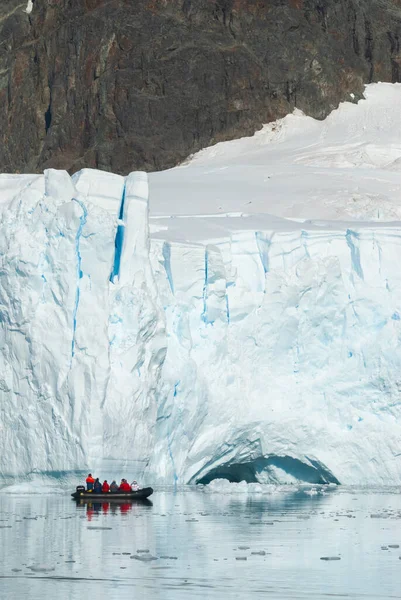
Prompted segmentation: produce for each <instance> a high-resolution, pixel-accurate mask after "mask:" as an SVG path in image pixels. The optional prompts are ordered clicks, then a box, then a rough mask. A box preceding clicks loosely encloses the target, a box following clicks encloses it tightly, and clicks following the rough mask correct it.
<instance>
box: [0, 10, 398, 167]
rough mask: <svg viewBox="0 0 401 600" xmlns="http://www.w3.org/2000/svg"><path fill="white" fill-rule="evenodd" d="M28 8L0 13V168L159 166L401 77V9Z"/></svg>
mask: <svg viewBox="0 0 401 600" xmlns="http://www.w3.org/2000/svg"><path fill="white" fill-rule="evenodd" d="M25 3H26V0H25V1H24V0H2V2H1V5H0V106H1V111H0V135H1V145H0V171H6V172H16V171H19V172H35V171H41V170H42V169H43V168H46V167H56V168H65V169H68V170H70V171H76V170H78V169H79V168H81V167H83V166H90V167H96V168H100V169H106V170H112V171H115V172H120V173H127V172H128V171H130V170H132V169H145V170H156V169H163V168H166V167H171V166H173V165H175V164H177V163H178V162H179V161H182V160H183V159H185V158H186V157H187V156H188V155H189V154H190V153H192V152H194V151H196V150H198V149H200V148H202V147H205V146H208V145H211V144H213V143H215V142H217V141H221V140H226V139H231V138H234V137H241V136H243V135H250V134H252V133H253V132H254V131H255V130H256V129H258V128H259V127H260V126H261V125H262V124H263V123H266V122H268V121H271V120H273V119H276V118H278V117H281V116H284V115H285V114H287V113H288V112H290V111H292V110H293V108H294V107H298V108H300V109H301V110H303V111H304V112H306V113H307V114H309V115H312V116H313V117H316V118H323V117H324V116H326V115H327V114H328V112H330V110H332V109H333V108H335V107H336V106H337V105H338V103H339V102H340V101H341V100H344V99H351V97H350V93H353V94H355V97H356V98H360V97H361V95H362V93H363V84H364V83H368V82H372V81H393V82H395V81H400V78H401V49H400V40H401V0H335V1H334V0H264V1H263V0H79V1H77V0H34V4H33V11H32V13H31V14H26V13H25V12H24V8H25Z"/></svg>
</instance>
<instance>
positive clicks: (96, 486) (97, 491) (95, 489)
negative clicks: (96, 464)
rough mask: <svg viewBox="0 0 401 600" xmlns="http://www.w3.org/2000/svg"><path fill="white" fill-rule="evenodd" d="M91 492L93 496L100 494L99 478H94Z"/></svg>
mask: <svg viewBox="0 0 401 600" xmlns="http://www.w3.org/2000/svg"><path fill="white" fill-rule="evenodd" d="M93 491H94V493H95V494H101V493H102V484H101V483H100V481H99V478H96V480H95V483H94V484H93Z"/></svg>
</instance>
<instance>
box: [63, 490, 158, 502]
mask: <svg viewBox="0 0 401 600" xmlns="http://www.w3.org/2000/svg"><path fill="white" fill-rule="evenodd" d="M152 494H153V489H152V488H151V487H147V488H143V489H142V490H137V491H136V492H108V493H105V494H103V493H102V494H94V493H93V492H87V491H86V490H85V489H81V486H78V488H77V490H76V491H75V492H74V493H73V494H71V496H72V497H73V498H74V500H92V502H113V500H118V501H119V502H131V501H132V500H145V499H146V498H149V496H151V495H152Z"/></svg>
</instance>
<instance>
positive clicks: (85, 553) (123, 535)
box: [0, 489, 401, 600]
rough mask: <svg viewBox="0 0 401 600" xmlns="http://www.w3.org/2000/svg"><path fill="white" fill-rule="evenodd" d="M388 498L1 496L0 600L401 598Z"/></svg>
mask: <svg viewBox="0 0 401 600" xmlns="http://www.w3.org/2000/svg"><path fill="white" fill-rule="evenodd" d="M395 492H396V491H395V490H386V491H385V490H381V491H379V490H376V491H363V490H359V491H355V490H344V489H341V490H334V491H331V492H328V493H327V494H325V495H322V494H320V493H319V494H317V495H312V496H310V495H308V494H306V493H305V492H304V491H301V492H296V493H283V492H279V493H277V494H274V495H257V494H255V495H250V494H248V495H247V494H230V495H227V494H225V495H219V494H212V493H208V492H202V491H199V490H196V491H195V490H188V491H185V492H184V491H180V492H176V493H174V492H173V491H164V492H156V493H155V494H154V496H153V497H152V498H153V505H149V506H142V505H135V504H133V505H116V506H114V507H113V506H109V505H104V506H101V505H96V504H95V505H92V506H90V505H89V506H87V505H83V506H76V504H75V503H74V502H73V501H72V500H70V498H69V496H68V493H66V495H65V496H49V495H47V496H28V495H21V496H17V495H16V496H9V495H5V494H0V536H1V545H0V557H1V560H0V597H1V598H7V599H14V598H15V599H17V598H18V599H20V598H22V597H28V598H29V599H30V600H32V599H36V598H43V597H49V598H55V597H56V596H57V598H60V599H62V600H78V599H79V600H81V599H82V598H83V597H94V598H96V599H97V600H98V599H103V598H119V599H125V598H130V599H132V598H135V597H138V598H139V597H141V598H152V599H163V600H176V599H181V598H183V599H184V598H185V599H188V598H203V599H205V598H213V599H215V598H216V599H221V598H228V599H230V598H241V599H245V598H253V597H254V598H265V597H266V598H271V599H275V598H280V600H283V599H284V600H286V599H293V598H300V599H315V598H372V599H375V600H379V599H385V598H386V599H387V598H401V560H400V556H401V548H399V547H397V548H391V547H389V545H393V546H398V545H400V546H401V495H400V494H398V493H395ZM141 550H143V551H148V552H139V551H141ZM258 553H259V554H258ZM133 556H136V557H138V558H139V559H140V560H138V559H133V558H132V557H133ZM152 557H157V560H156V559H155V560H149V559H150V558H152ZM322 557H340V560H335V561H333V560H329V561H327V560H321V558H322ZM245 559H246V560H245ZM89 595H90V596H89Z"/></svg>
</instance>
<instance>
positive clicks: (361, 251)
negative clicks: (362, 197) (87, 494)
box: [0, 85, 401, 495]
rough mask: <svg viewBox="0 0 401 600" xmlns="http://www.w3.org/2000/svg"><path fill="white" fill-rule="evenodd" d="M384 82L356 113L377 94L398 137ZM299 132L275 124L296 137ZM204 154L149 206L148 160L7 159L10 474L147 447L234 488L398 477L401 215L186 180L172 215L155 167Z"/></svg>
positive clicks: (143, 470) (146, 465)
mask: <svg viewBox="0 0 401 600" xmlns="http://www.w3.org/2000/svg"><path fill="white" fill-rule="evenodd" d="M369 90H370V91H368V93H367V100H366V101H363V102H362V103H360V104H359V105H358V106H354V105H352V110H351V109H348V108H347V107H346V110H345V109H343V108H342V107H340V109H339V111H338V115H340V116H341V115H342V114H343V113H344V112H345V113H346V114H347V115H348V113H350V111H351V113H352V115H351V116H352V118H353V119H354V121H353V122H354V123H356V124H358V118H359V115H360V114H362V113H363V114H365V113H367V114H370V115H371V117H370V118H371V119H372V122H374V124H375V128H376V129H375V130H374V132H372V131H370V130H369V128H368V127H367V129H366V131H365V135H366V139H369V138H371V136H372V135H373V134H374V135H375V136H376V140H379V139H381V140H382V141H384V140H385V139H387V138H385V135H384V133H383V132H380V131H378V130H377V127H378V122H379V121H377V120H375V117H373V116H372V115H373V113H374V114H376V113H375V110H378V108H380V109H381V110H382V111H383V107H385V108H386V111H387V112H386V114H387V119H386V122H385V124H384V125H386V124H388V122H391V123H392V127H391V132H392V133H391V135H394V136H395V135H398V136H399V137H400V136H401V132H400V129H398V130H396V125H395V124H394V123H393V122H392V120H391V119H392V117H391V115H392V113H391V110H392V109H391V106H388V105H387V104H386V102H387V100H386V99H387V97H388V96H389V97H390V98H391V103H392V104H391V105H393V104H394V106H395V108H394V110H396V109H397V107H398V106H399V104H398V103H397V102H398V101H401V86H394V87H391V86H390V87H388V86H385V85H383V86H373V87H372V88H369ZM380 90H381V92H380ZM388 90H390V91H388ZM379 92H380V93H382V98H383V99H382V104H380V102H379V101H378V97H379V96H380V94H379ZM394 94H395V96H396V98H398V100H397V101H395V99H394ZM397 94H398V96H397ZM372 95H373V96H372ZM370 96H372V97H373V100H374V101H373V100H372V101H371V100H370ZM369 103H370V104H369ZM369 107H370V109H369V110H367V108H369ZM358 109H359V110H358ZM361 111H362V113H361ZM351 113H350V114H351ZM348 117H349V115H348ZM348 117H347V118H348ZM331 118H332V119H334V118H335V115H333V116H332V117H331ZM349 118H350V117H349ZM297 119H298V117H297ZM304 119H306V120H307V122H308V123H309V120H308V119H307V118H306V117H304ZM397 119H398V113H397ZM301 121H302V119H301ZM301 121H299V122H298V121H297V123H298V125H297V127H298V128H299V129H302V128H301V125H300V123H301ZM302 122H303V121H302ZM397 123H398V128H399V127H400V125H399V119H398V121H397ZM312 125H313V127H317V128H318V132H319V136H320V134H321V127H326V128H328V127H329V125H330V120H329V121H328V122H326V123H324V124H323V125H322V124H316V123H312ZM348 125H349V127H348V129H346V132H347V131H348V130H351V129H352V128H351V124H350V123H349V124H348ZM384 125H383V127H384ZM386 126H387V125H386ZM355 127H356V125H355ZM397 131H398V133H397ZM291 135H292V134H291ZM310 135H312V134H311V133H310ZM347 135H349V136H350V139H351V140H352V139H353V138H352V136H351V133H349V131H348V134H347ZM386 135H388V136H390V133H389V132H387V133H386ZM358 136H362V133H358ZM311 139H312V138H311ZM319 139H320V137H319ZM358 139H359V141H361V139H362V138H358ZM258 140H259V142H260V139H259V138H258V137H256V140H254V143H256V145H257V144H258V143H259V142H258ZM291 140H292V138H291V136H290V138H289V139H287V138H285V139H284V138H283V137H282V138H280V140H276V141H271V142H269V143H271V144H273V145H274V144H276V146H275V147H276V150H277V152H278V146H280V144H284V146H285V144H287V146H288V148H287V150H286V152H287V153H288V152H289V153H291V152H292V149H293V148H294V146H293V145H292V141H291ZM240 141H241V140H239V141H236V142H233V144H234V145H235V147H238V144H239V142H240ZM244 143H246V144H247V146H249V145H250V144H251V142H250V141H249V139H247V140H246V141H245V142H244ZM330 143H331V144H332V142H330ZM361 143H362V142H361ZM265 145H266V144H265ZM267 145H268V144H267ZM284 146H280V148H282V150H283V152H284V149H285V148H284ZM395 146H396V143H395V142H394V140H393V141H392V145H391V146H389V148H391V153H392V156H393V157H394V156H396V155H397V156H398V154H397V152H398V146H397V148H396V147H395ZM228 148H231V146H229V147H228ZM283 148H284V149H283ZM400 148H401V143H400ZM381 150H382V149H381ZM330 151H331V152H332V153H333V152H334V150H333V144H332V145H331V146H330ZM383 151H384V150H383ZM215 152H216V153H217V155H216V156H217V158H216V157H215V158H214V159H213V160H216V161H217V162H216V168H218V169H221V172H222V173H224V169H223V166H224V165H223V164H222V163H221V161H222V160H223V158H222V156H223V154H222V152H223V150H222V149H221V148H218V147H216V148H215ZM227 152H228V150H227ZM255 152H256V150H255ZM327 153H328V151H327ZM327 153H326V154H327ZM283 156H284V155H283ZM286 156H287V155H286ZM309 158H310V157H309ZM309 158H308V160H309ZM315 158H316V157H315ZM196 160H198V159H196ZM199 160H200V158H199ZM202 160H203V159H202ZM282 160H283V165H284V159H282ZM364 160H365V159H364ZM219 161H220V162H219ZM309 162H310V161H309ZM211 164H214V163H213V161H212V163H211ZM211 164H209V163H208V166H207V168H208V169H209V168H211ZM397 164H398V163H397V160H396V159H394V160H393V161H392V162H391V170H390V171H386V170H385V160H384V158H383V160H382V163H381V166H380V170H379V171H377V173H376V172H375V170H374V168H371V167H369V173H370V178H371V181H372V185H374V186H376V187H380V186H382V188H383V189H384V187H386V189H387V185H388V182H389V180H390V179H391V180H392V181H393V183H394V186H393V188H391V189H392V190H394V189H396V190H397V189H398V188H397V185H399V186H401V177H400V173H399V172H398V171H397V170H396V169H397V168H398V167H397ZM262 166H264V168H265V169H266V167H265V164H264V163H263V165H262ZM269 168H270V167H269ZM276 168H278V166H277V165H276ZM313 168H315V167H313ZM330 168H332V169H333V170H336V169H337V167H335V166H333V165H332V166H331V167H330ZM358 168H359V167H355V169H358ZM189 169H190V166H188V167H185V168H183V167H182V168H179V169H176V170H172V171H169V172H166V173H165V174H156V176H155V175H151V176H150V182H151V186H153V184H155V185H156V192H157V193H156V195H155V205H154V208H152V213H151V215H150V216H151V219H150V226H149V215H148V212H149V202H148V177H147V175H146V174H145V173H132V174H130V175H129V176H128V177H127V178H123V177H121V176H119V175H113V174H111V173H105V172H100V171H93V170H89V169H86V170H83V171H80V172H79V173H77V174H75V175H74V176H73V177H70V176H69V175H68V174H67V173H66V172H62V171H54V170H47V171H46V172H45V173H44V175H18V176H12V175H1V176H0V210H1V213H2V214H1V220H0V228H1V235H0V261H1V269H0V273H1V286H0V314H1V319H0V338H1V345H0V402H1V406H2V413H1V417H0V419H1V421H0V426H1V429H2V431H4V432H5V434H4V435H2V436H0V473H1V475H2V476H3V477H4V478H5V479H6V478H9V479H10V478H12V477H13V476H23V475H27V474H30V473H37V474H38V475H40V476H41V475H44V474H46V473H50V472H52V473H60V474H63V476H67V475H68V474H69V473H72V472H75V471H78V470H83V469H86V468H88V467H89V466H90V469H91V470H98V471H99V472H100V471H102V472H103V473H104V474H105V476H106V475H107V474H108V472H109V473H115V472H117V471H124V472H126V469H127V465H130V467H129V468H130V469H132V476H135V477H136V478H140V479H142V480H143V478H146V480H147V481H149V482H155V483H157V482H159V483H168V484H173V483H178V484H181V483H196V482H200V483H204V484H210V482H212V483H211V484H210V485H209V486H208V488H209V489H210V491H213V490H215V491H216V492H217V493H225V492H228V493H231V492H232V491H233V490H234V491H238V492H240V493H242V492H244V491H245V492H246V493H248V492H249V493H252V492H253V491H254V492H256V493H266V489H267V490H268V493H275V492H276V491H278V490H279V489H280V488H279V487H278V486H277V485H276V484H293V485H294V487H293V491H294V493H295V492H296V491H297V489H298V484H299V483H302V482H303V483H306V484H308V485H309V490H311V489H312V488H311V486H313V487H314V486H316V485H319V484H324V483H329V484H330V483H331V484H337V483H343V484H361V485H362V484H371V485H372V484H377V485H380V484H389V483H393V484H397V483H398V484H400V483H401V459H400V457H399V456H398V455H397V448H398V440H399V439H400V435H401V419H400V417H401V405H400V403H399V394H400V391H399V390H400V385H401V383H400V379H399V373H400V367H401V352H400V346H399V339H400V337H401V293H400V292H401V274H400V272H399V269H398V266H397V265H398V257H399V252H400V247H401V222H400V221H393V222H385V221H380V222H375V221H373V220H370V219H371V217H372V214H373V213H374V211H373V213H372V211H371V210H370V209H371V206H370V208H369V210H367V212H366V214H365V219H366V220H360V221H356V220H353V221H351V220H349V219H348V220H347V219H346V218H344V220H338V221H333V220H331V221H330V220H328V219H325V220H319V221H318V222H314V221H311V220H309V221H303V220H302V218H301V217H299V214H298V216H297V217H296V220H289V219H284V218H282V217H281V216H271V214H269V213H268V212H266V211H265V212H264V213H263V212H261V213H258V214H252V213H247V216H245V213H242V212H241V211H238V210H236V209H237V208H238V207H237V206H232V210H227V211H226V212H227V213H229V214H231V215H233V214H234V213H235V214H236V215H237V216H227V217H221V216H219V215H217V216H215V215H213V214H211V212H210V211H209V209H210V207H208V206H206V207H203V205H202V204H201V203H199V204H198V205H197V206H195V207H194V206H193V205H192V204H191V203H189V202H186V210H189V208H191V210H193V211H196V214H192V215H189V216H188V215H185V214H182V212H181V213H180V212H179V210H180V207H179V206H178V205H176V204H175V203H174V202H175V200H174V195H171V196H169V195H168V186H166V194H167V196H166V197H165V199H164V202H165V204H166V205H167V206H170V204H171V206H170V208H171V211H170V212H171V214H170V216H168V215H167V217H166V215H164V216H163V215H161V212H162V207H161V204H160V202H161V200H160V197H159V196H158V194H159V192H158V191H157V186H158V184H157V181H159V182H161V181H162V177H165V178H170V179H169V181H170V182H171V181H173V180H172V179H171V178H172V177H175V178H176V182H177V186H178V188H179V185H178V184H179V181H180V177H181V175H180V173H188V172H189ZM341 169H342V167H341ZM307 172H309V171H307ZM336 172H337V171H336ZM349 172H350V173H351V171H349ZM337 173H338V172H337ZM358 173H359V172H358ZM358 173H357V172H356V171H355V172H354V176H355V177H357V176H359V175H358ZM389 173H390V175H389ZM343 175H344V171H343V170H341V176H343ZM155 177H156V178H155ZM328 180H330V176H329V175H328ZM334 180H335V181H337V179H336V178H334ZM165 181H167V180H165ZM245 181H246V180H244V181H243V184H244V186H245ZM397 181H398V183H397ZM152 182H153V183H152ZM269 182H270V179H268V180H267V181H266V187H265V188H263V189H264V194H265V198H268V197H269V195H268V192H269V189H270V188H269V186H270V183H269ZM224 185H225V186H226V185H228V183H227V181H224ZM152 189H153V188H152V187H151V191H152ZM172 189H174V186H173V188H172ZM206 189H207V188H206ZM242 189H243V190H245V196H246V194H247V191H246V187H243V188H242ZM400 189H401V187H400ZM231 191H232V192H233V194H234V196H235V193H234V192H235V190H234V189H233V187H231ZM248 191H249V190H248ZM287 191H288V190H287ZM205 193H206V192H205ZM249 193H251V192H250V191H249ZM291 193H292V196H291V198H292V200H291V201H292V202H293V203H296V201H297V188H296V187H294V188H293V189H292V190H291ZM319 193H320V192H319V190H316V195H317V198H315V204H314V207H316V206H318V202H319V199H322V198H323V197H321V196H320V195H319ZM394 193H395V192H394ZM397 193H398V192H397ZM227 194H228V192H227ZM227 194H226V197H228V196H227ZM245 196H244V197H245ZM188 198H189V196H188ZM188 198H187V199H188ZM286 198H287V196H286ZM323 199H324V198H323ZM170 200H171V203H170ZM387 200H388V202H389V203H390V204H391V202H393V200H392V199H391V198H390V199H389V198H387ZM390 201H391V202H390ZM205 202H206V204H207V202H208V198H207V197H206V198H205ZM252 202H253V201H252ZM349 202H351V203H352V202H353V200H352V199H349ZM394 202H395V200H394ZM255 203H256V204H257V205H258V206H259V209H260V207H261V206H262V205H261V204H258V202H256V200H255ZM189 204H191V207H189ZM267 205H268V202H267ZM152 206H153V205H152V202H151V207H152ZM360 207H361V205H359V209H360ZM228 208H230V207H228ZM273 208H274V207H273ZM276 208H277V207H276ZM390 208H391V210H390V209H389V212H388V214H391V215H392V214H395V215H397V214H398V212H397V211H399V206H398V205H396V204H394V205H391V207H390ZM206 209H207V210H208V211H209V212H208V214H207V215H205V214H202V212H203V211H204V210H206ZM259 209H258V210H259ZM359 209H358V210H359ZM183 210H184V209H183V208H182V207H181V211H183ZM269 210H270V207H269ZM294 210H295V209H294ZM295 212H296V211H295ZM346 214H347V213H346V212H345V213H344V214H343V215H342V217H344V215H346ZM358 214H359V213H358ZM400 214H401V213H400ZM238 215H242V216H238ZM173 216H175V217H177V218H171V217H173ZM360 216H363V215H362V213H360ZM400 219H401V216H400ZM119 229H120V230H119ZM121 229H122V230H121ZM21 448H24V452H21ZM227 479H229V480H231V481H232V482H234V483H229V482H228V481H227ZM222 482H223V483H222ZM239 482H242V483H239ZM265 484H270V485H265ZM233 486H237V487H235V489H234V487H233ZM252 486H253V487H252ZM309 493H311V492H309ZM303 495H304V494H303Z"/></svg>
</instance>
